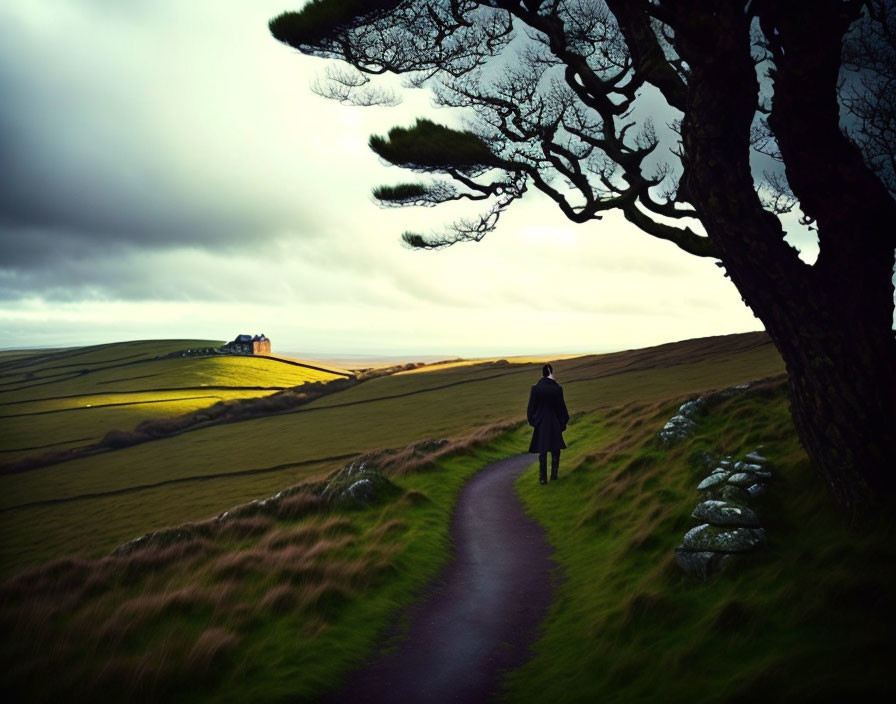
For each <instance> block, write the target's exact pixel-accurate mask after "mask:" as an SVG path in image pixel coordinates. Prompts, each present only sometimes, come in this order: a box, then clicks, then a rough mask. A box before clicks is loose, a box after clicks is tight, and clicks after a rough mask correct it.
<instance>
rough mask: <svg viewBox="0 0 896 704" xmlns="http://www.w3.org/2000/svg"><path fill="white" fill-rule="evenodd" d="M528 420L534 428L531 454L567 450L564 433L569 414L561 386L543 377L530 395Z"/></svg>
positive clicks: (530, 448) (530, 444) (530, 446)
mask: <svg viewBox="0 0 896 704" xmlns="http://www.w3.org/2000/svg"><path fill="white" fill-rule="evenodd" d="M526 418H527V419H528V421H529V425H531V426H532V427H533V428H534V430H533V431H532V442H531V443H529V452H539V453H541V452H557V451H559V450H563V449H565V448H566V443H565V442H563V431H564V430H566V424H567V423H569V412H568V411H567V410H566V402H565V401H564V400H563V387H562V386H560V384H558V383H557V382H556V381H554V380H553V379H549V378H548V377H542V379H541V380H540V381H539V382H538V383H537V384H536V385H535V386H533V387H532V392H531V393H530V394H529V408H528V410H527V411H526Z"/></svg>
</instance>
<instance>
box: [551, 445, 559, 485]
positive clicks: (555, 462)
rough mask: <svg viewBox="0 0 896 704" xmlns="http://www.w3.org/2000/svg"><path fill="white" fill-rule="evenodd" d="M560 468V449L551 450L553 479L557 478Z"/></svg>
mask: <svg viewBox="0 0 896 704" xmlns="http://www.w3.org/2000/svg"><path fill="white" fill-rule="evenodd" d="M559 469H560V450H556V451H555V452H551V479H556V478H557V470H559Z"/></svg>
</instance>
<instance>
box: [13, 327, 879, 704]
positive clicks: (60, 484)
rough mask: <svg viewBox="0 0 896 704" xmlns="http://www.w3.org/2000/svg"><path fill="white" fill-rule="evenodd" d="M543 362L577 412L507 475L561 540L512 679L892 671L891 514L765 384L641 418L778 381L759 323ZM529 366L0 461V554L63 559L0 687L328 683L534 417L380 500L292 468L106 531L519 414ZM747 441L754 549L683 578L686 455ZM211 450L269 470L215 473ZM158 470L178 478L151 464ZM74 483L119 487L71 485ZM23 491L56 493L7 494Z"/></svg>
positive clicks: (394, 469) (38, 587) (280, 695)
mask: <svg viewBox="0 0 896 704" xmlns="http://www.w3.org/2000/svg"><path fill="white" fill-rule="evenodd" d="M556 371H557V376H558V378H559V379H560V381H561V382H562V383H563V384H564V389H565V390H566V396H567V401H568V404H569V406H570V410H571V411H572V412H573V414H574V419H573V422H572V423H571V424H570V427H569V431H568V433H567V442H568V444H569V450H568V451H567V452H566V453H564V459H563V466H562V468H561V481H560V482H558V483H556V484H554V483H552V484H549V485H548V486H547V487H540V486H538V484H537V482H536V474H535V472H534V468H533V470H531V471H529V472H527V473H526V474H524V475H523V476H522V477H521V478H520V481H519V483H518V488H519V491H520V493H521V495H522V497H523V499H524V501H525V503H526V505H527V507H528V510H529V511H530V512H531V513H532V515H533V516H535V517H536V518H537V519H538V520H539V521H540V522H541V523H542V524H543V525H545V526H546V528H547V530H548V535H549V539H550V541H551V543H552V544H553V545H554V546H555V548H556V554H555V559H556V562H557V576H558V587H557V593H556V600H555V603H554V606H553V607H552V609H551V612H550V614H549V616H548V618H547V619H546V621H545V623H544V624H543V627H542V631H541V639H540V640H539V641H538V642H537V643H536V645H535V649H534V652H535V657H534V659H533V660H532V661H531V662H530V663H529V664H528V665H526V666H524V667H523V668H521V669H519V670H518V671H516V672H514V673H511V675H510V677H509V679H508V682H507V687H508V689H507V691H506V693H505V696H506V699H507V700H508V701H513V702H529V701H532V702H543V701H551V700H553V701H558V702H567V701H610V702H612V701H620V702H656V701H670V702H693V701H756V700H757V699H760V698H761V699H770V700H782V699H787V700H789V701H819V700H821V699H825V698H827V697H828V696H833V697H839V698H841V699H845V698H846V697H847V696H848V695H866V696H867V697H869V698H871V697H874V696H875V695H880V694H881V693H882V692H885V691H888V690H889V688H890V687H891V685H890V684H889V677H890V675H889V672H890V658H889V647H888V646H889V640H890V635H889V632H888V631H889V627H890V624H891V623H892V616H893V613H894V612H893V601H892V594H893V590H892V587H893V586H894V566H893V565H894V563H893V561H892V557H893V548H892V539H891V536H892V526H889V525H881V526H879V530H877V531H865V532H862V533H858V532H855V531H851V530H848V529H846V527H845V526H843V525H842V524H841V523H840V521H839V518H838V516H837V514H836V512H835V511H834V510H833V508H832V505H831V503H830V501H829V499H828V497H827V495H826V493H825V491H824V489H823V487H822V485H821V483H820V482H819V481H818V480H817V479H816V478H815V477H814V476H813V475H812V473H811V470H810V468H809V466H808V462H807V460H806V457H805V454H804V453H803V451H802V450H801V448H800V446H799V444H798V443H797V441H796V436H795V433H794V431H793V428H792V425H791V423H790V419H789V415H788V412H787V398H786V395H785V393H784V389H783V386H782V385H781V384H780V381H777V382H771V383H766V384H759V385H754V386H753V387H752V388H751V389H748V390H746V391H744V392H741V393H738V394H736V395H734V396H732V397H730V398H728V399H727V400H722V401H720V402H718V403H716V404H715V405H714V406H712V407H711V409H710V411H709V413H708V414H707V415H706V416H705V417H703V418H702V419H701V421H700V424H699V426H698V428H697V431H696V433H695V434H694V436H693V437H691V438H689V439H687V440H685V441H682V442H680V443H679V444H677V445H674V446H673V447H671V448H662V447H660V446H659V445H658V444H657V442H656V434H657V432H658V430H659V429H660V428H661V427H662V425H663V424H664V423H665V421H666V420H667V419H668V418H669V417H670V416H671V415H672V414H673V413H674V412H675V410H676V408H677V406H678V405H679V404H680V403H681V402H683V401H684V400H686V399H688V398H692V397H694V396H696V395H698V394H699V393H702V392H704V391H708V390H712V389H719V388H725V387H730V386H732V385H735V384H740V383H742V382H745V381H750V380H753V379H761V378H766V377H773V376H777V377H778V379H779V380H780V372H781V363H780V360H779V359H778V358H777V356H776V355H775V354H774V351H773V350H772V349H771V348H770V345H768V343H767V341H765V340H764V339H763V338H762V336H731V337H728V338H719V339H715V340H708V341H689V342H686V343H681V344H678V345H671V346H664V347H662V348H654V349H653V350H648V351H635V352H631V353H619V354H615V355H600V356H595V357H579V358H574V359H569V360H565V361H562V362H558V364H557V365H556ZM537 372H538V367H537V365H533V364H521V365H513V364H502V363H494V362H485V363H478V364H475V365H466V366H458V365H452V366H451V367H449V368H443V369H438V368H434V369H433V370H431V371H430V372H428V373H420V372H418V373H415V374H402V375H397V376H392V377H385V378H380V379H374V380H371V381H369V382H364V383H362V384H360V385H358V386H355V387H352V388H349V389H347V390H345V391H342V392H339V393H337V394H333V395H330V396H326V397H324V398H321V399H319V400H318V401H315V402H313V403H312V404H309V405H308V406H305V407H301V408H300V409H298V410H297V411H295V412H292V413H287V414H284V415H278V416H274V417H270V418H261V419H255V420H251V421H246V422H242V423H236V424H232V425H228V426H221V427H212V428H206V429H203V430H198V431H195V432H190V433H186V434H184V435H182V436H178V437H176V438H170V439H165V440H159V441H156V442H151V443H146V444H145V445H139V446H136V447H131V448H127V449H125V450H120V451H116V452H111V453H108V454H106V455H100V456H97V457H94V458H85V459H82V460H77V461H74V462H68V463H64V464H60V465H57V466H52V467H46V468H43V469H41V470H36V471H35V472H30V473H28V474H25V475H19V476H16V477H3V478H2V480H3V482H4V486H3V494H2V495H3V501H5V502H7V503H6V504H4V506H5V507H6V509H5V510H4V511H3V512H2V513H0V517H2V520H3V535H4V540H3V543H4V551H6V552H5V556H6V558H5V559H7V560H8V562H7V563H6V564H7V574H9V573H10V572H13V571H18V570H19V569H20V568H21V567H22V566H24V565H27V564H34V563H38V562H43V561H44V560H45V559H46V558H48V557H51V556H54V555H55V556H59V555H66V557H65V558H63V559H57V560H55V561H52V562H49V563H46V564H43V565H41V566H36V567H33V568H31V569H30V570H27V571H24V572H19V574H18V576H15V577H12V578H8V579H7V580H6V581H5V582H4V583H2V585H0V628H2V630H3V632H4V633H5V634H6V638H5V639H4V642H3V658H4V663H5V664H6V668H5V670H4V671H3V673H2V675H0V690H9V691H11V692H12V693H13V694H15V695H18V696H20V697H21V698H27V699H29V700H50V699H58V698H59V697H61V696H65V697H66V698H69V699H71V698H75V699H96V698H101V699H102V698H106V699H109V698H111V699H119V700H122V699H134V698H144V699H150V700H160V699H170V700H172V701H225V702H227V701H234V702H235V701H245V700H247V699H252V700H255V701H265V702H269V701H271V702H272V701H282V700H285V699H290V700H293V701H295V700H298V701H308V700H314V699H316V698H318V697H320V696H322V695H324V694H326V693H327V692H328V691H329V690H331V689H332V688H334V687H336V686H337V685H338V684H339V682H340V679H341V677H343V676H344V674H345V673H346V672H348V671H350V670H351V669H352V668H353V667H355V666H357V664H358V663H360V662H361V661H363V660H364V659H365V658H366V657H367V656H368V655H369V653H370V649H371V648H372V647H373V646H374V644H375V643H376V642H377V639H378V638H379V637H380V636H381V635H382V633H383V632H384V629H386V628H388V626H389V624H390V623H392V619H393V618H394V616H395V614H396V612H397V609H398V608H399V607H400V606H401V605H403V604H407V603H409V602H410V601H412V600H413V599H414V597H415V595H416V594H417V593H418V592H419V589H420V588H421V587H422V586H423V585H424V584H425V583H426V582H427V581H428V580H429V579H431V578H432V577H433V576H434V575H435V574H436V572H437V571H438V569H439V568H440V567H441V566H442V565H443V564H444V560H445V559H446V556H447V555H448V554H449V550H448V549H447V548H448V533H447V531H448V523H449V521H448V518H449V516H450V514H451V509H452V507H453V504H454V501H455V500H456V496H457V493H458V491H459V490H460V487H461V486H462V485H463V483H464V482H465V481H466V479H467V478H468V477H470V476H471V475H472V474H473V473H474V472H475V471H476V470H477V469H479V468H480V467H481V466H483V465H484V464H486V463H487V462H489V461H492V460H495V459H498V458H501V457H505V456H507V455H511V454H515V453H518V452H520V451H521V450H524V449H525V447H526V445H527V443H528V436H529V432H528V429H527V428H525V427H520V426H517V427H515V428H514V427H508V428H506V429H504V430H500V429H494V430H492V431H491V432H490V433H481V434H480V436H479V437H478V440H477V441H476V442H473V441H470V442H468V443H466V444H465V443H463V442H460V443H458V444H457V445H456V446H455V451H454V452H453V453H450V452H449V453H448V454H445V455H443V456H442V457H439V458H434V459H433V460H432V461H429V460H427V459H426V458H424V459H422V460H420V461H419V466H417V467H411V466H410V465H408V463H407V461H404V460H403V462H404V464H402V462H398V463H396V464H392V465H389V464H388V463H386V464H383V471H384V472H385V474H386V476H388V477H389V478H390V480H391V482H392V483H393V485H394V490H393V491H392V492H390V493H388V494H386V495H385V498H384V499H383V500H382V502H380V503H377V504H375V505H371V506H367V507H355V508H352V507H332V506H330V507H327V506H323V505H321V504H320V503H319V501H318V500H317V499H316V498H315V496H314V495H313V494H311V493H309V490H302V491H298V492H297V493H296V494H295V495H294V496H292V497H291V498H290V499H289V500H288V501H286V502H284V503H282V504H277V505H276V506H274V505H271V508H268V509H266V510H262V509H256V510H255V512H254V513H253V514H252V515H248V516H246V517H240V518H236V519H234V520H233V521H232V522H230V523H220V524H219V523H198V524H193V525H186V526H184V527H182V529H181V533H182V539H181V540H180V541H179V542H175V543H172V544H170V545H164V544H160V545H157V546H151V547H149V548H147V549H144V550H141V551H136V552H134V553H132V554H130V555H127V556H124V557H115V558H112V557H100V556H101V555H103V554H106V553H108V551H109V550H110V549H111V547H113V546H114V544H116V542H122V541H123V538H121V537H120V536H126V538H130V537H134V536H135V535H139V534H140V533H142V532H145V531H147V530H151V529H155V528H160V527H163V526H165V525H172V524H177V523H182V522H184V521H186V520H191V521H201V519H204V518H208V517H210V516H212V515H215V514H216V513H218V512H220V511H221V510H223V509H225V508H227V507H229V506H232V505H234V504H236V503H240V502H243V501H246V500H249V499H253V498H257V497H259V496H266V495H270V494H271V493H273V492H275V491H277V490H278V489H282V488H283V487H285V486H287V485H289V484H293V483H297V482H310V481H318V480H320V479H322V478H323V477H324V476H325V475H327V474H328V473H330V472H331V471H332V470H333V469H335V468H336V467H338V466H340V465H342V464H343V463H344V461H345V460H336V459H330V460H326V459H321V458H325V457H336V456H338V455H339V454H354V453H360V452H362V451H365V450H369V449H372V448H375V447H402V446H404V445H406V444H408V443H411V442H414V441H416V440H420V439H423V438H431V437H443V436H451V437H455V438H457V437H462V436H464V435H468V434H469V433H470V432H471V430H472V429H474V428H475V427H477V426H482V425H485V424H488V423H493V422H495V421H507V420H511V421H512V420H514V419H519V418H521V417H522V415H523V407H524V405H525V401H526V398H527V393H528V385H529V384H530V383H532V382H533V381H534V380H535V379H536V378H537ZM474 437H475V436H474ZM759 444H762V445H763V454H764V455H766V456H767V457H769V458H770V460H771V462H772V468H773V470H774V472H775V479H774V480H773V482H772V484H771V487H770V491H769V492H768V494H767V495H765V496H764V497H762V498H761V499H758V500H757V502H756V509H757V511H758V512H759V514H760V516H761V518H762V521H763V524H764V525H765V527H766V528H767V530H768V545H767V547H766V548H764V549H763V550H761V551H759V552H758V553H756V554H755V555H752V556H750V557H743V558H740V559H738V560H735V561H734V563H733V564H732V565H731V567H730V568H729V569H728V570H726V571H725V572H724V573H722V575H720V576H719V577H718V578H716V579H713V580H711V581H709V582H707V583H700V582H697V581H695V580H693V579H691V578H689V577H687V576H685V575H684V573H683V572H681V570H680V569H679V568H678V567H677V566H676V565H675V564H674V557H673V554H674V552H673V551H674V548H675V546H676V545H678V543H679V542H680V540H681V537H682V535H683V533H684V532H685V531H686V530H687V529H689V528H690V527H692V526H693V525H694V524H695V521H694V520H693V519H691V518H690V513H691V511H692V510H693V507H694V506H695V504H696V503H697V502H698V500H699V496H698V493H697V491H696V489H695V487H696V484H697V483H698V482H699V480H700V479H701V478H702V476H703V475H704V474H705V473H706V468H705V466H704V465H703V463H702V461H701V459H700V458H702V457H703V456H704V454H705V453H709V454H711V455H713V456H720V455H727V454H735V455H737V454H743V453H745V452H748V451H750V450H753V449H755V448H756V447H757V445H759ZM414 456H415V455H414V454H413V453H407V454H406V455H405V458H407V457H411V458H413V457H414ZM278 463H279V464H278ZM289 463H292V464H289ZM302 463H307V464H302ZM222 465H224V466H225V467H227V468H229V469H240V468H243V469H246V468H255V469H268V468H270V471H263V472H258V473H255V474H251V475H238V476H217V477H215V478H202V477H210V476H211V475H212V474H214V471H213V470H214V469H215V468H218V469H220V467H221V466H222ZM280 465H284V466H280ZM203 472H205V474H203ZM148 480H153V481H168V482H170V483H169V484H164V485H161V486H155V487H151V488H145V489H143V488H140V485H139V482H143V483H147V482H148ZM113 490H114V491H121V492H122V493H120V494H117V495H111V494H109V492H110V491H113ZM88 491H94V492H95V493H103V492H106V495H103V496H97V497H93V498H79V496H81V495H83V494H84V493H87V492H88ZM10 497H12V498H10ZM28 500H31V501H34V500H43V501H64V502H63V503H56V504H50V503H45V504H43V505H36V506H32V507H30V508H18V509H16V508H12V506H13V505H14V504H15V503H16V502H23V501H28ZM75 527H77V528H75ZM126 538H124V539H126ZM7 544H9V545H10V546H13V547H11V548H9V549H8V548H7ZM91 556H92V557H94V558H96V559H88V558H91Z"/></svg>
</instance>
